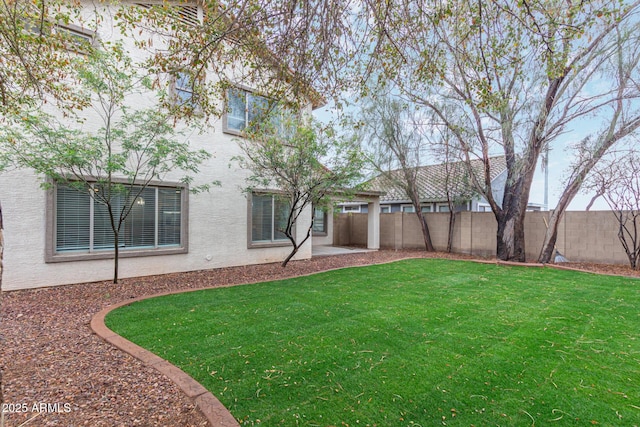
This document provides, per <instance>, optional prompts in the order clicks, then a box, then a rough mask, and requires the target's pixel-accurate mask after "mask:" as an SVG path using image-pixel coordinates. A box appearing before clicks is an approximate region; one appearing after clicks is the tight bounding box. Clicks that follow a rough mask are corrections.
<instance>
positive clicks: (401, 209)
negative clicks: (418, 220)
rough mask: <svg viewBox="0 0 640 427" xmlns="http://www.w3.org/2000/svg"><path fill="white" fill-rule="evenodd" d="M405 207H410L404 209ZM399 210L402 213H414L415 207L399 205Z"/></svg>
mask: <svg viewBox="0 0 640 427" xmlns="http://www.w3.org/2000/svg"><path fill="white" fill-rule="evenodd" d="M405 208H408V209H412V210H410V211H406V210H405ZM400 212H402V213H415V212H416V211H415V207H414V206H413V205H406V204H405V205H400Z"/></svg>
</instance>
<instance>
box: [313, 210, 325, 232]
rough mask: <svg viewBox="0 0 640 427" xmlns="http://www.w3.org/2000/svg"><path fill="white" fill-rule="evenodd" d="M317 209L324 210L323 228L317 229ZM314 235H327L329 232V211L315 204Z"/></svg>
mask: <svg viewBox="0 0 640 427" xmlns="http://www.w3.org/2000/svg"><path fill="white" fill-rule="evenodd" d="M316 211H321V212H322V222H321V224H322V230H317V231H316V230H315V227H316V224H317V223H316ZM313 228H314V229H313V230H312V232H313V235H314V236H327V235H328V234H329V231H328V229H329V213H328V211H327V210H326V209H323V208H320V207H317V206H314V207H313Z"/></svg>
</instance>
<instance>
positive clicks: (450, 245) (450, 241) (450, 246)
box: [447, 207, 456, 253]
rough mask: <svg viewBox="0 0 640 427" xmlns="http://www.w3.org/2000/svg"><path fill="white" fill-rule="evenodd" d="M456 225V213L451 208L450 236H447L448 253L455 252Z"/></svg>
mask: <svg viewBox="0 0 640 427" xmlns="http://www.w3.org/2000/svg"><path fill="white" fill-rule="evenodd" d="M455 224H456V213H455V211H454V210H453V209H451V207H450V208H449V235H448V236H447V252H448V253H451V251H452V250H453V227H454V226H455Z"/></svg>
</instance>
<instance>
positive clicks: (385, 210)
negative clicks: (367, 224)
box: [380, 205, 391, 214]
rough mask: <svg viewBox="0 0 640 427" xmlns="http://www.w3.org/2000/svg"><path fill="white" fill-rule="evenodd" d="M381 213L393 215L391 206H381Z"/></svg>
mask: <svg viewBox="0 0 640 427" xmlns="http://www.w3.org/2000/svg"><path fill="white" fill-rule="evenodd" d="M380 213H381V214H382V213H391V205H380Z"/></svg>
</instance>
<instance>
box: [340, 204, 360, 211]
mask: <svg viewBox="0 0 640 427" xmlns="http://www.w3.org/2000/svg"><path fill="white" fill-rule="evenodd" d="M341 209H342V212H343V213H361V212H362V206H360V205H342V206H341Z"/></svg>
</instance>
